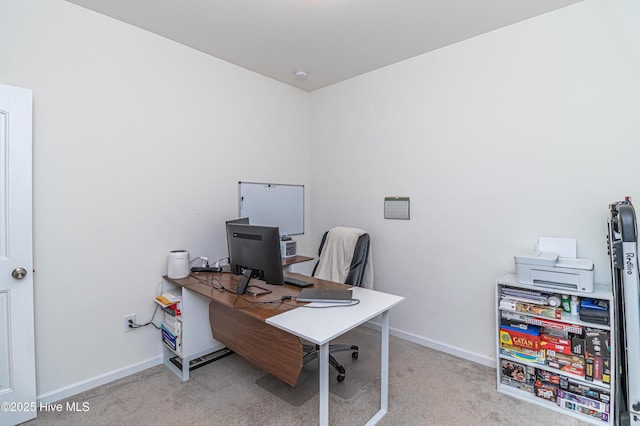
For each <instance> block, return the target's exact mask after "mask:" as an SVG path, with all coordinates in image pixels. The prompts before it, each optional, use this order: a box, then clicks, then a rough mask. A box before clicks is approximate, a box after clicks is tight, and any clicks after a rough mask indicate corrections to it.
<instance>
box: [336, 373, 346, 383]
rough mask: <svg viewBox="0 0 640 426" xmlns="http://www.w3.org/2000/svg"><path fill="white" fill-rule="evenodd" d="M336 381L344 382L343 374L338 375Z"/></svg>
mask: <svg viewBox="0 0 640 426" xmlns="http://www.w3.org/2000/svg"><path fill="white" fill-rule="evenodd" d="M336 379H338V382H343V381H344V374H338V377H336Z"/></svg>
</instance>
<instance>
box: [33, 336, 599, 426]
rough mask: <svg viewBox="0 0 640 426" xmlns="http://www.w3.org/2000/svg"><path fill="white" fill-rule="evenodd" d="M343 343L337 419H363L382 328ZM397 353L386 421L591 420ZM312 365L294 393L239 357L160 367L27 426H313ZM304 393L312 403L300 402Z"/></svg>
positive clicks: (473, 368) (425, 354) (372, 398)
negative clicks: (349, 347)
mask: <svg viewBox="0 0 640 426" xmlns="http://www.w3.org/2000/svg"><path fill="white" fill-rule="evenodd" d="M340 340H341V341H342V342H344V343H350V344H357V345H359V346H360V347H361V350H360V357H359V359H357V360H352V359H351V355H350V353H349V352H342V353H339V354H338V355H337V356H338V358H339V360H340V361H341V362H342V363H343V365H344V366H345V368H346V369H347V376H346V380H345V381H344V382H342V383H337V381H336V380H335V377H334V376H335V375H334V371H333V369H331V370H330V373H331V380H330V383H331V384H330V391H331V395H330V397H329V411H330V412H329V419H330V423H331V424H332V425H349V426H353V425H362V424H364V423H365V422H366V421H367V420H368V419H369V418H370V417H371V416H373V415H374V414H375V413H376V412H377V411H378V409H379V404H380V397H379V392H380V381H379V378H380V371H379V370H380V367H379V360H380V358H379V357H380V349H379V342H380V336H379V332H378V331H376V330H372V329H369V328H366V327H360V328H359V329H357V330H354V331H352V332H350V333H349V334H347V335H346V336H344V338H343V339H340ZM390 359H391V362H390V375H389V376H390V377H389V387H390V391H389V413H388V414H387V415H386V416H385V417H384V418H383V419H382V421H381V422H380V423H379V424H380V425H389V426H391V425H394V426H395V425H509V426H511V425H563V426H572V425H584V424H588V423H585V422H580V421H578V420H575V419H573V418H571V417H569V416H566V415H563V414H558V413H556V412H553V411H550V410H546V409H543V408H540V407H538V406H536V405H533V404H529V403H526V402H522V401H519V400H516V399H515V398H511V397H509V396H506V395H502V394H499V393H498V392H497V391H496V377H495V370H494V369H492V368H489V367H485V366H482V365H479V364H475V363H473V362H470V361H466V360H463V359H460V358H456V357H454V356H451V355H448V354H445V353H442V352H438V351H435V350H432V349H429V348H424V347H421V346H418V345H416V344H413V343H411V342H407V341H404V340H401V339H398V338H395V337H393V336H392V337H391V343H390ZM305 369H306V370H305V372H304V376H303V379H306V380H310V381H313V384H310V383H308V382H303V383H299V384H298V386H297V387H296V388H294V389H286V387H282V384H280V383H276V382H275V381H273V380H271V381H270V379H269V377H267V376H266V375H265V372H264V371H262V370H260V369H258V368H256V367H254V366H252V365H251V364H249V363H247V362H246V361H244V360H243V359H242V358H240V357H239V356H238V355H235V354H233V355H231V356H228V357H226V358H223V359H221V360H219V361H216V362H214V363H212V364H209V365H206V366H204V367H201V368H199V369H197V370H195V371H193V372H192V374H191V379H190V380H189V381H187V382H184V383H183V382H182V381H181V380H180V379H178V377H177V376H175V375H174V374H173V373H171V372H170V371H169V370H168V369H167V368H166V367H164V366H157V367H153V368H150V369H148V370H145V371H143V372H140V373H138V374H135V375H132V376H129V377H126V378H124V379H121V380H118V381H115V382H113V383H110V384H107V385H104V386H100V387H98V388H95V389H92V390H90V391H87V392H84V393H82V394H79V395H76V396H74V397H71V398H69V399H67V400H65V401H62V402H63V403H66V402H77V403H79V405H80V406H82V404H83V403H87V404H88V407H89V410H88V411H86V412H64V411H63V412H61V413H54V412H40V413H39V414H38V418H37V419H36V420H32V421H30V422H27V423H24V424H25V425H28V426H36V425H46V426H56V425H60V426H62V425H64V426H70V425H152V424H153V425H185V426H186V425H314V424H317V423H318V397H317V377H315V374H314V373H317V361H312V362H311V363H309V364H307V366H305ZM256 382H258V384H257V383H256ZM261 382H262V383H261ZM314 386H316V390H315V391H314V390H313V389H314ZM283 389H284V390H283ZM286 392H288V394H287V393H286ZM298 392H299V393H300V394H301V395H302V394H304V395H303V396H302V399H304V400H303V401H300V400H299V399H295V398H294V396H295V395H296V393H298ZM278 395H279V396H278ZM288 399H289V402H287V400H288Z"/></svg>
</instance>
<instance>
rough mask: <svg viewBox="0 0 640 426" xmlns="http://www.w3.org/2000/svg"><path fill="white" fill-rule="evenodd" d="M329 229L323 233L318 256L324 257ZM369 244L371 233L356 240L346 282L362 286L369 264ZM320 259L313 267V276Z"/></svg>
mask: <svg viewBox="0 0 640 426" xmlns="http://www.w3.org/2000/svg"><path fill="white" fill-rule="evenodd" d="M328 234H329V231H326V232H325V233H324V235H322V240H321V241H320V247H319V248H318V256H319V257H322V250H323V248H324V245H325V241H326V240H327V235H328ZM369 244H370V237H369V234H362V235H360V237H358V241H357V242H356V246H355V248H354V250H353V257H352V259H351V265H350V266H349V273H348V274H347V278H346V279H345V281H344V283H345V284H349V285H353V286H356V287H361V286H362V278H363V277H364V271H365V268H366V266H367V261H368V259H369ZM319 263H320V261H319V260H318V262H316V266H315V267H314V268H313V272H312V274H311V275H312V276H315V274H316V269H318V264H319Z"/></svg>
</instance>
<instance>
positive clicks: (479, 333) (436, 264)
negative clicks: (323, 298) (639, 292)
mask: <svg viewBox="0 0 640 426" xmlns="http://www.w3.org/2000/svg"><path fill="white" fill-rule="evenodd" d="M639 21H640V5H639V3H638V2H634V1H631V0H625V1H622V0H617V1H607V2H603V1H598V0H590V1H585V2H582V3H579V4H576V5H573V6H570V7H567V8H564V9H561V10H558V11H556V12H553V13H548V14H545V15H542V16H539V17H536V18H533V19H530V20H527V21H524V22H521V23H518V24H515V25H512V26H509V27H506V28H503V29H500V30H497V31H493V32H491V33H488V34H485V35H482V36H479V37H476V38H473V39H471V40H467V41H464V42H461V43H457V44H455V45H451V46H448V47H446V48H443V49H440V50H438V51H435V52H432V53H428V54H425V55H422V56H419V57H416V58H413V59H410V60H407V61H404V62H401V63H398V64H395V65H392V66H388V67H385V68H383V69H380V70H377V71H375V72H371V73H368V74H365V75H362V76H359V77H357V78H353V79H350V80H347V81H345V82H343V83H340V84H337V85H334V86H331V87H328V88H326V89H323V90H318V91H315V92H313V93H312V118H311V123H312V132H311V135H312V157H313V158H314V162H313V163H312V164H313V167H314V169H313V172H312V176H313V178H312V182H313V194H312V200H311V211H312V215H313V216H312V221H313V225H314V226H313V229H314V232H316V233H319V232H321V230H323V229H326V228H329V227H331V226H335V225H338V224H342V225H350V226H359V227H362V228H364V229H367V230H368V231H370V232H371V234H372V244H373V259H374V265H375V267H374V273H375V286H376V288H377V289H380V290H386V291H389V292H394V293H397V294H401V295H403V296H406V298H407V300H406V302H405V303H404V305H403V306H402V307H401V308H398V309H395V310H394V311H393V312H392V313H391V324H392V327H394V328H395V329H396V330H398V334H400V335H404V336H405V337H409V338H411V339H413V340H415V341H418V342H421V343H423V344H426V345H430V346H434V347H436V348H440V349H444V350H447V351H449V352H452V353H458V354H460V355H462V356H465V357H467V358H470V359H476V360H478V361H480V362H484V363H491V362H492V361H491V360H492V359H495V326H494V324H495V313H494V305H495V301H494V282H495V279H496V278H497V277H498V276H500V275H501V274H502V273H503V272H506V271H513V270H514V263H513V255H514V254H515V253H516V252H518V251H520V250H524V249H533V248H534V247H535V243H536V241H537V238H538V237H539V236H558V237H575V238H577V240H578V255H579V256H580V257H584V258H590V259H593V260H594V261H595V276H596V280H597V281H598V282H603V283H606V282H610V272H609V266H608V262H609V261H608V256H607V247H606V239H605V237H606V233H607V228H606V218H607V215H608V204H609V203H610V202H612V201H615V200H619V199H622V198H623V197H624V196H625V195H630V196H635V197H637V199H638V201H640V167H639V161H640V143H639V141H640V128H639V127H638V124H637V123H638V116H639V113H640V109H639V107H638V99H640V80H639V79H638V76H639V75H640V50H639V49H640V48H639V46H638V40H640V26H638V25H637V22H639ZM329 169H330V170H331V171H330V173H328V172H327V170H329ZM389 195H401V196H410V197H411V220H410V221H391V220H384V219H383V199H384V197H385V196H389ZM326 206H331V207H330V208H327V207H326ZM319 211H321V212H322V214H321V215H318V214H313V213H314V212H319ZM316 238H317V235H316Z"/></svg>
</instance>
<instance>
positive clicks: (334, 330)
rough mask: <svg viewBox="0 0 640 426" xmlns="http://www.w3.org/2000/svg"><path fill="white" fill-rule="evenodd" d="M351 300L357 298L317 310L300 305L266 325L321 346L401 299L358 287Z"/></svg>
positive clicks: (271, 319) (316, 304)
mask: <svg viewBox="0 0 640 426" xmlns="http://www.w3.org/2000/svg"><path fill="white" fill-rule="evenodd" d="M353 298H354V299H359V300H360V303H359V304H357V305H347V306H336V305H331V307H320V308H313V307H308V305H307V306H301V307H299V308H296V309H292V310H290V311H287V312H283V313H281V314H278V315H275V316H273V317H271V318H268V319H267V320H266V322H267V324H270V325H272V326H274V327H277V328H280V329H282V330H285V331H288V332H289V333H291V334H295V335H296V336H298V337H302V338H303V339H306V340H308V341H310V342H312V343H315V344H317V345H323V344H325V343H328V342H330V341H331V340H333V339H334V338H336V337H338V336H340V335H342V334H344V333H346V332H347V331H349V330H351V329H352V328H355V327H357V326H359V325H360V324H362V323H364V322H366V321H369V320H370V319H371V318H373V317H375V316H377V315H379V314H381V313H383V312H385V311H387V310H389V309H391V308H392V307H394V306H395V305H397V304H398V303H400V302H402V301H403V300H404V297H402V296H395V295H393V294H388V293H383V292H380V291H375V290H369V289H366V288H362V287H353ZM310 305H311V306H319V305H322V304H318V303H313V304H310Z"/></svg>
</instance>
